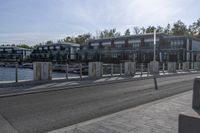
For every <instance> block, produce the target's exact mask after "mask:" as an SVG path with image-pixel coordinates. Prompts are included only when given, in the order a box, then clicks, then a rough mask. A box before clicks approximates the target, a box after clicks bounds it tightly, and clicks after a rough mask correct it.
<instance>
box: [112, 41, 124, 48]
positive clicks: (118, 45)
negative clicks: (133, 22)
mask: <svg viewBox="0 0 200 133" xmlns="http://www.w3.org/2000/svg"><path fill="white" fill-rule="evenodd" d="M124 44H125V41H115V42H114V45H115V47H116V48H122V47H123V45H124Z"/></svg>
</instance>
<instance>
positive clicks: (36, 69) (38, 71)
mask: <svg viewBox="0 0 200 133" xmlns="http://www.w3.org/2000/svg"><path fill="white" fill-rule="evenodd" d="M33 75H34V80H51V79H52V63H51V62H34V63H33Z"/></svg>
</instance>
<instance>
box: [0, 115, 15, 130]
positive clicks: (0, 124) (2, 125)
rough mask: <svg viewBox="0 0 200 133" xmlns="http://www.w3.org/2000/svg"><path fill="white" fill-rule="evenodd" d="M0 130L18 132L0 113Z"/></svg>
mask: <svg viewBox="0 0 200 133" xmlns="http://www.w3.org/2000/svg"><path fill="white" fill-rule="evenodd" d="M0 132H1V133H18V131H17V130H16V129H15V128H13V126H12V125H10V123H9V122H8V121H7V120H5V119H4V118H3V116H2V115H1V114H0Z"/></svg>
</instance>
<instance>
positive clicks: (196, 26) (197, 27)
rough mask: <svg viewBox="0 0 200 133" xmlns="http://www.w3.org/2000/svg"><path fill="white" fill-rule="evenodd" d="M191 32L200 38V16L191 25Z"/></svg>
mask: <svg viewBox="0 0 200 133" xmlns="http://www.w3.org/2000/svg"><path fill="white" fill-rule="evenodd" d="M189 34H190V35H191V36H194V37H197V38H200V18H199V19H198V20H197V21H196V22H194V23H193V24H192V25H190V26H189Z"/></svg>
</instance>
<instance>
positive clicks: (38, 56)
mask: <svg viewBox="0 0 200 133" xmlns="http://www.w3.org/2000/svg"><path fill="white" fill-rule="evenodd" d="M79 48H80V45H79V44H74V43H54V44H50V45H42V46H38V47H36V48H35V49H34V50H33V52H32V54H31V60H32V61H50V62H55V63H66V62H68V63H69V62H76V61H78V60H79V59H78V51H79Z"/></svg>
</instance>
